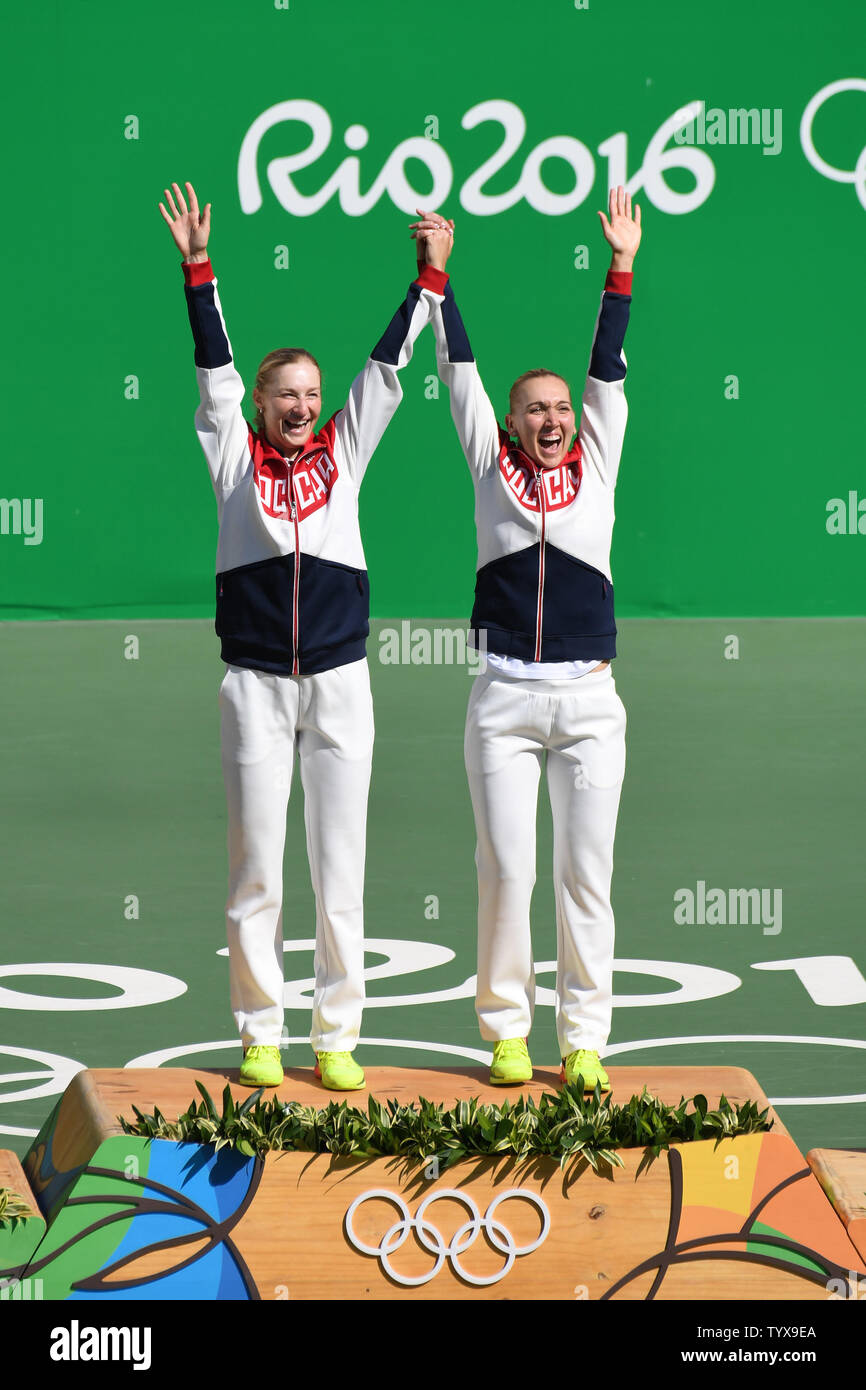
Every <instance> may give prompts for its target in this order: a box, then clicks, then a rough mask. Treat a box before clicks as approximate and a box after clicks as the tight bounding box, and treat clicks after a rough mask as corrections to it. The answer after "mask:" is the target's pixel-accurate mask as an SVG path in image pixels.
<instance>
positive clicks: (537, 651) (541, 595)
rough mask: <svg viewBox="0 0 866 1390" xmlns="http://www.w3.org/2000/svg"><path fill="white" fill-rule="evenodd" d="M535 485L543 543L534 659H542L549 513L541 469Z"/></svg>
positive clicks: (539, 570)
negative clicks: (545, 552) (539, 508)
mask: <svg viewBox="0 0 866 1390" xmlns="http://www.w3.org/2000/svg"><path fill="white" fill-rule="evenodd" d="M535 485H536V488H537V489H538V504H539V506H540V507H541V544H540V545H539V547H538V604H537V608H536V615H535V656H534V657H533V660H534V661H540V660H541V632H542V626H543V618H544V559H545V556H544V547H545V544H546V541H545V531H546V519H547V513H546V512H545V510H544V484H543V481H542V477H541V470H540V469H538V468H536V470H535Z"/></svg>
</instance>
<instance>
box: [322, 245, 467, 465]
mask: <svg viewBox="0 0 866 1390" xmlns="http://www.w3.org/2000/svg"><path fill="white" fill-rule="evenodd" d="M445 259H446V260H447V256H446V257H445ZM447 281H448V276H447V274H446V273H445V267H444V262H443V264H442V267H441V268H436V267H434V266H432V265H427V264H424V265H421V264H419V266H418V275H417V278H416V279H415V280H413V282H412V284H411V285H410V286H409V289H408V290H407V292H406V297H405V299H404V300H403V303H402V304H401V305H400V306H399V308H398V309H397V311H396V313H395V314H394V316H393V318H392V319H391V322H390V323H389V324H388V327H387V328H386V329H385V332H384V333H383V334H382V336H381V338H380V339H379V341H378V343H377V344H376V346H375V347H374V348H373V351H372V352H371V354H370V356H369V358H368V359H367V361H366V363H365V365H364V367H363V369H362V370H361V371H360V372H359V373H358V375H357V376H356V377H355V380H354V381H353V382H352V385H351V388H350V390H349V398H348V400H347V401H346V404H345V405H344V406H343V408H342V410H339V411H338V412H337V414H336V415H335V416H333V418H332V419H331V420H329V421H328V423H327V425H325V427H324V430H322V431H321V432H320V433H322V434H324V435H325V437H326V438H327V437H328V435H329V434H330V441H329V442H330V443H331V447H332V448H333V449H334V450H336V451H338V452H339V454H340V456H341V457H342V458H343V460H344V461H345V462H346V464H347V466H348V469H349V472H350V474H351V475H352V477H353V478H354V479H355V482H356V484H358V485H359V484H360V483H361V480H362V478H363V476H364V473H365V471H366V468H367V464H368V463H369V462H370V459H371V458H372V457H373V454H374V452H375V450H376V447H377V445H378V444H379V441H380V440H381V438H382V435H383V434H384V433H385V430H386V429H387V427H388V425H389V424H390V422H391V419H392V418H393V416H394V413H395V412H396V410H397V407H398V405H399V404H400V401H401V400H402V398H403V388H402V386H401V385H400V378H399V373H400V371H401V370H402V368H403V367H405V366H406V364H407V363H408V362H409V361H410V360H411V357H412V350H413V347H414V344H415V340H416V338H417V337H418V335H419V333H420V332H421V331H422V329H423V328H424V327H425V326H426V324H428V323H429V322H430V319H431V317H432V316H433V314H434V313H435V311H436V309H437V307H438V306H439V305H440V304H441V302H442V296H443V294H444V293H445V288H446V284H447Z"/></svg>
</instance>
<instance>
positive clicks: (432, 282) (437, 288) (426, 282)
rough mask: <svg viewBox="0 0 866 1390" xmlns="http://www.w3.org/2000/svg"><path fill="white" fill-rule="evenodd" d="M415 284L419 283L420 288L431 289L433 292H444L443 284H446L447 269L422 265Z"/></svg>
mask: <svg viewBox="0 0 866 1390" xmlns="http://www.w3.org/2000/svg"><path fill="white" fill-rule="evenodd" d="M415 284H416V285H420V286H421V288H422V290H432V291H433V293H434V294H444V293H445V286H446V285H447V284H448V272H447V270H437V269H436V267H435V265H425V266H422V267H421V269H420V271H419V272H418V278H417V280H416V281H415Z"/></svg>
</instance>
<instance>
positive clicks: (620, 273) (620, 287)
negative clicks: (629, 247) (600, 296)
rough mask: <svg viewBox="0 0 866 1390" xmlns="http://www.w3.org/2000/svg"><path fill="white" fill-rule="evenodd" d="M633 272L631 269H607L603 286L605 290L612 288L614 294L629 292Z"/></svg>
mask: <svg viewBox="0 0 866 1390" xmlns="http://www.w3.org/2000/svg"><path fill="white" fill-rule="evenodd" d="M633 274H634V271H631V270H609V271H608V272H607V279H606V280H605V282H604V287H605V289H606V290H613V292H614V294H631V278H632V275H633Z"/></svg>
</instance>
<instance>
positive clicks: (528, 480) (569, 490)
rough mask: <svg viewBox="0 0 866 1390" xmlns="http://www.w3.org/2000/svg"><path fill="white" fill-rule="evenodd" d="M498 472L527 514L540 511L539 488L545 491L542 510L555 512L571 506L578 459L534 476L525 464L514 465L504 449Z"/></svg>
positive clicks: (578, 478) (579, 472)
mask: <svg viewBox="0 0 866 1390" xmlns="http://www.w3.org/2000/svg"><path fill="white" fill-rule="evenodd" d="M499 471H500V473H501V474H502V477H503V479H504V480H505V486H506V487H507V488H508V489H509V491H510V492H513V494H514V496H515V497H516V498H517V500H518V502H519V503H520V505H521V507H525V508H526V510H527V511H528V512H537V511H539V510H540V507H541V503H540V501H539V488H543V489H544V510H545V511H546V512H555V511H558V510H559V508H560V507H567V506H568V504H569V502H573V501H574V499H575V497H576V496H577V490H578V488H579V487H580V476H581V468H580V460H579V459H572V460H571V461H570V462H566V463H561V464H560V465H559V467H558V468H540V469H539V470H538V472H537V473H536V472H533V470H532V469H531V468H530V467H528V466H527V465H526V464H524V463H520V462H519V461H518V462H515V461H514V459H513V458H511V456H510V454H509V453H508V452H507V450H504V449H503V451H502V453H501V454H500V456H499Z"/></svg>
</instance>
